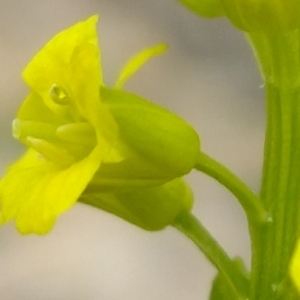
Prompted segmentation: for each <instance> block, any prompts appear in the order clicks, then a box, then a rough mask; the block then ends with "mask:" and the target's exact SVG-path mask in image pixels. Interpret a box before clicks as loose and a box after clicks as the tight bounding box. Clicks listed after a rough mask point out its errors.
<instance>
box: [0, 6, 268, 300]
mask: <svg viewBox="0 0 300 300" xmlns="http://www.w3.org/2000/svg"><path fill="white" fill-rule="evenodd" d="M95 13H97V14H100V16H101V20H100V24H99V29H100V41H101V49H102V61H103V70H104V76H105V81H106V83H107V84H108V85H109V84H113V82H114V80H115V78H116V76H117V74H118V71H119V69H120V68H121V66H122V64H123V63H124V62H125V61H126V59H127V58H128V57H129V56H130V55H132V54H134V53H136V52H137V51H139V50H140V49H142V48H144V47H146V46H151V45H154V44H156V43H160V42H167V43H168V44H169V47H170V50H169V51H168V53H167V54H165V55H163V56H161V57H159V58H156V59H154V60H152V61H151V62H150V63H149V64H148V65H147V66H145V67H144V68H143V69H142V70H141V71H140V72H139V74H137V75H136V76H135V77H134V78H133V79H132V80H131V81H130V82H129V83H128V84H127V89H128V90H130V91H134V92H136V93H138V94H141V95H143V96H145V97H147V98H149V99H151V100H152V101H154V102H157V103H159V104H161V105H163V106H166V107H168V108H169V109H171V110H173V111H174V112H176V113H178V114H180V115H181V116H183V117H184V118H186V119H187V120H188V121H189V122H190V123H191V124H192V125H193V126H194V127H195V128H196V130H197V131H198V132H199V134H200V136H201V140H202V147H203V149H204V151H206V152H208V153H210V154H211V155H212V156H214V157H215V158H217V159H219V160H220V161H222V162H223V163H224V164H225V165H227V166H228V167H230V168H232V170H234V172H236V173H237V174H238V175H240V176H241V177H242V178H243V180H245V181H246V182H247V183H248V184H249V185H250V186H251V187H252V188H254V190H255V191H257V190H258V188H259V179H260V169H261V162H262V147H263V135H264V134H263V132H264V103H263V91H262V89H261V87H260V85H261V80H260V78H259V75H258V72H257V69H256V66H255V63H254V59H253V57H252V54H251V52H250V50H249V47H248V45H247V43H246V41H245V39H244V37H243V35H242V33H240V32H237V31H236V30H234V29H233V28H232V26H231V25H230V24H229V23H228V22H227V21H226V20H224V19H218V20H203V19H200V18H198V17H196V16H195V15H193V14H192V13H190V12H189V11H187V10H185V9H184V8H183V7H181V6H180V5H179V4H177V3H176V2H175V1H173V0H163V1H162V0H152V1H147V0H73V1H71V0H65V1H58V0H44V1H37V0H27V1H20V0H9V1H8V0H2V1H1V2H0V66H1V68H0V101H1V110H0V114H1V118H0V122H1V132H0V139H1V142H0V150H1V155H0V166H1V170H0V171H1V173H3V172H4V169H5V166H7V165H8V164H9V163H10V162H11V161H13V160H14V159H15V158H17V157H18V156H19V155H20V154H21V153H22V151H23V148H22V147H21V146H20V145H19V143H18V142H16V141H14V140H13V139H12V138H11V133H10V132H11V129H10V126H11V121H12V119H13V118H14V115H15V113H16V111H17V109H18V106H19V105H20V103H21V101H22V99H23V98H24V97H25V96H26V94H27V92H28V89H27V87H26V86H25V85H24V83H23V82H22V80H21V76H20V74H21V71H22V70H23V68H24V67H25V66H26V64H27V62H28V61H29V60H30V59H31V57H32V56H33V55H34V54H35V53H36V51H37V50H38V49H40V48H41V47H42V46H43V44H44V43H45V42H47V41H48V40H49V39H50V38H51V37H52V36H53V35H54V34H56V33H57V32H59V31H60V30H62V29H64V28H66V27H68V26H70V25H73V24H74V23H76V22H77V21H79V20H82V19H85V18H87V17H88V16H90V15H92V14H95ZM188 180H189V181H190V183H191V185H192V186H193V189H194V191H195V198H196V201H195V207H194V213H195V214H196V215H197V216H198V217H199V218H200V219H201V220H202V222H203V223H204V224H205V225H206V226H207V227H208V228H209V230H210V231H211V232H212V233H213V234H214V235H215V237H216V238H217V239H218V240H219V241H220V242H221V243H222V244H223V246H224V248H225V249H226V250H227V251H228V253H229V254H230V255H231V256H236V255H239V256H242V257H243V258H244V259H245V261H246V263H247V265H249V258H250V251H249V246H250V245H249V238H248V233H247V224H246V221H245V217H244V214H243V212H242V210H241V209H240V207H239V205H238V204H237V202H236V201H235V199H234V198H233V197H232V196H231V195H230V194H229V193H228V192H227V191H226V190H224V189H223V188H222V187H220V186H219V185H217V184H216V183H215V182H214V181H212V180H211V179H209V178H207V177H206V176H204V175H198V176H195V174H192V175H190V176H188ZM0 266H1V267H0V298H1V300H2V299H3V300H19V299H22V300H35V299H39V300H48V299H49V300H50V299H51V300H52V299H54V300H60V299H61V300H65V299H72V300H77V299H78V300H79V299H86V300H93V299H95V300H96V299H101V300H117V299H118V300H119V299H131V300H137V299H138V300H150V299H156V300H171V299H172V300H181V299H189V300H196V299H207V297H208V293H209V287H210V283H211V280H212V278H213V277H214V275H215V273H216V272H215V270H214V269H213V268H212V267H211V266H210V265H209V263H208V262H207V261H206V260H205V258H204V257H203V255H202V254H201V253H198V251H197V249H196V248H195V247H194V246H193V245H192V244H191V243H190V242H188V241H187V240H186V239H185V237H184V236H182V235H181V234H179V233H178V232H176V231H175V230H174V229H173V228H168V229H166V230H164V231H162V232H157V233H148V232H144V231H142V230H140V229H138V228H135V227H134V226H132V225H130V224H127V223H125V222H124V221H122V220H119V219H117V218H115V217H113V216H110V215H108V214H106V213H104V212H101V211H97V210H95V209H93V208H90V207H87V206H84V205H80V204H78V205H76V206H75V207H73V208H72V209H71V210H70V211H69V212H67V213H66V214H64V215H63V216H61V217H60V218H59V219H58V222H57V224H56V226H55V228H54V230H53V231H52V232H51V233H50V234H49V235H46V236H42V237H38V236H34V235H31V236H25V237H24V236H20V235H19V234H18V233H17V232H16V230H15V228H14V225H13V224H12V223H11V224H8V225H5V226H3V227H2V228H0Z"/></svg>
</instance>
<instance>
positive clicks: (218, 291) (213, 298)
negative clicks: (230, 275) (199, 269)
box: [209, 258, 248, 300]
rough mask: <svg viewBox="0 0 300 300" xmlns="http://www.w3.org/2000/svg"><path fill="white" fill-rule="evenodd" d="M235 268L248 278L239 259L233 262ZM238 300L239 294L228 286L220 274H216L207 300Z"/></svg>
mask: <svg viewBox="0 0 300 300" xmlns="http://www.w3.org/2000/svg"><path fill="white" fill-rule="evenodd" d="M234 263H235V264H236V266H237V267H238V268H239V269H240V270H241V271H242V272H243V273H244V274H245V275H246V276H248V272H247V270H246V268H245V266H244V262H243V261H242V259H240V258H236V259H235V260H234ZM229 299H230V300H240V299H241V298H240V296H239V294H238V293H237V292H236V290H235V289H234V288H233V287H232V286H231V285H230V284H229V282H228V280H227V279H226V277H225V276H224V275H223V274H222V273H220V272H219V273H218V274H217V275H216V277H215V279H214V280H213V284H212V289H211V292H210V296H209V300H229Z"/></svg>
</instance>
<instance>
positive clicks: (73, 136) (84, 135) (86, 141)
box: [56, 122, 97, 146]
mask: <svg viewBox="0 0 300 300" xmlns="http://www.w3.org/2000/svg"><path fill="white" fill-rule="evenodd" d="M56 134H57V136H58V137H59V138H61V139H62V140H64V141H66V142H68V143H73V144H79V145H84V146H95V145H96V143H97V137H96V133H95V130H94V128H93V127H92V126H91V125H90V124H89V123H87V122H80V123H70V124H65V125H62V126H60V127H58V128H57V130H56Z"/></svg>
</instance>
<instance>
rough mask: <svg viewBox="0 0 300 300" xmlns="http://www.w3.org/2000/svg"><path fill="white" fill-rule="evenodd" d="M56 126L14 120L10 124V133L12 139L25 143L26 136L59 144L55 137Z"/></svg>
mask: <svg viewBox="0 0 300 300" xmlns="http://www.w3.org/2000/svg"><path fill="white" fill-rule="evenodd" d="M57 127H58V125H55V124H47V123H40V122H34V121H22V120H20V119H15V120H14V121H13V124H12V132H13V136H14V138H16V139H18V140H20V141H23V142H24V141H25V140H26V138H27V137H28V136H31V137H34V138H38V139H43V140H47V141H48V142H59V141H60V140H59V138H58V137H57V135H56V133H55V132H56V129H57Z"/></svg>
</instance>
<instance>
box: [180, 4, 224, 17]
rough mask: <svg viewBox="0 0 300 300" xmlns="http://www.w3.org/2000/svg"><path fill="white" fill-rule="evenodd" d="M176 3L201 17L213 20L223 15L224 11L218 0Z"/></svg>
mask: <svg viewBox="0 0 300 300" xmlns="http://www.w3.org/2000/svg"><path fill="white" fill-rule="evenodd" d="M178 1H179V2H180V3H182V4H184V5H185V6H187V7H188V8H189V9H190V10H192V11H193V12H195V13H196V14H198V15H200V16H202V17H206V18H215V17H220V16H223V15H224V11H223V8H222V4H221V1H220V0H178Z"/></svg>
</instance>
